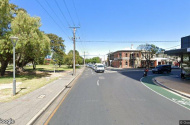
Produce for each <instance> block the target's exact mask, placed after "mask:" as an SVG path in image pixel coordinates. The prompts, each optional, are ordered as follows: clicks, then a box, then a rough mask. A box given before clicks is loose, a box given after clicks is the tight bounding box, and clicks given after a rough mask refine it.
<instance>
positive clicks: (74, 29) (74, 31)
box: [69, 27, 80, 76]
mask: <svg viewBox="0 0 190 125" xmlns="http://www.w3.org/2000/svg"><path fill="white" fill-rule="evenodd" d="M69 28H72V29H73V76H74V75H75V39H76V38H75V33H76V28H80V27H69Z"/></svg>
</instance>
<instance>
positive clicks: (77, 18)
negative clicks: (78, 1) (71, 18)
mask: <svg viewBox="0 0 190 125" xmlns="http://www.w3.org/2000/svg"><path fill="white" fill-rule="evenodd" d="M72 2H73V6H74V9H75V13H76V16H77V19H78V22H79V26H80V20H79V16H78V14H77V9H76V6H75V2H74V0H72Z"/></svg>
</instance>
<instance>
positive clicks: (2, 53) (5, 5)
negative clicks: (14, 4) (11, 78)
mask: <svg viewBox="0 0 190 125" xmlns="http://www.w3.org/2000/svg"><path fill="white" fill-rule="evenodd" d="M11 19H12V15H11V11H10V5H9V0H1V1H0V62H1V76H3V75H4V74H5V70H6V68H7V65H8V63H9V61H10V60H11V59H12V52H11V48H13V46H12V43H11V41H10V39H9V36H10V31H11V29H10V23H11Z"/></svg>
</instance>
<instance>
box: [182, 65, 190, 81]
mask: <svg viewBox="0 0 190 125" xmlns="http://www.w3.org/2000/svg"><path fill="white" fill-rule="evenodd" d="M182 67H183V68H182V71H181V78H182V79H185V78H187V77H189V78H190V66H188V65H187V64H182Z"/></svg>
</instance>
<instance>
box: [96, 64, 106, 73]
mask: <svg viewBox="0 0 190 125" xmlns="http://www.w3.org/2000/svg"><path fill="white" fill-rule="evenodd" d="M104 70H105V68H104V65H103V64H96V65H95V72H103V73H104Z"/></svg>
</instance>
